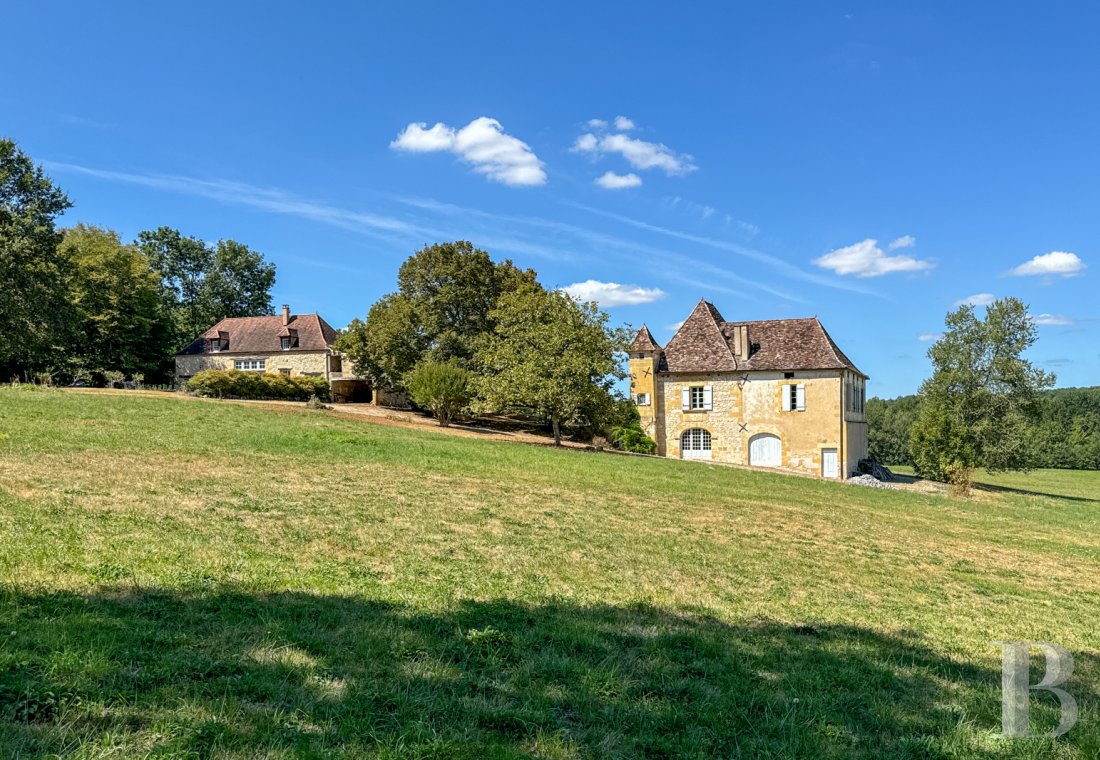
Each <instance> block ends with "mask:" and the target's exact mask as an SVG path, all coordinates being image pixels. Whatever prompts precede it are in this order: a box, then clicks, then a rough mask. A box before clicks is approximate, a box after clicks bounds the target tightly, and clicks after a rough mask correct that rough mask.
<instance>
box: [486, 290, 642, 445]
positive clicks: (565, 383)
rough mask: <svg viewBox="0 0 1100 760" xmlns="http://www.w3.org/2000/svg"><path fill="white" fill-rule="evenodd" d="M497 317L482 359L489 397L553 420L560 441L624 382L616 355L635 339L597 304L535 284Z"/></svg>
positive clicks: (507, 301) (508, 300) (503, 301)
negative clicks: (567, 427)
mask: <svg viewBox="0 0 1100 760" xmlns="http://www.w3.org/2000/svg"><path fill="white" fill-rule="evenodd" d="M490 317H491V318H492V320H493V322H494V328H493V331H492V332H491V333H489V334H487V335H486V336H485V338H484V339H483V340H482V342H481V346H480V348H479V350H478V352H477V355H476V362H477V364H478V366H479V367H480V368H481V370H482V372H483V374H482V376H481V377H480V378H479V383H478V385H479V389H480V392H481V396H482V398H484V399H485V400H486V402H487V403H488V404H489V405H491V406H494V407H497V408H499V409H503V410H515V411H520V412H526V413H531V414H534V415H536V416H539V417H542V418H543V419H546V420H549V421H550V423H551V425H552V426H553V430H554V442H555V443H559V444H560V443H561V425H562V424H563V423H566V422H569V421H571V420H573V419H575V418H577V417H578V416H579V415H581V414H582V413H583V411H584V410H585V409H586V408H592V407H600V406H602V404H603V401H604V399H606V398H607V397H608V395H609V394H610V391H611V387H612V386H613V385H614V383H615V381H616V380H619V379H622V378H623V377H624V376H625V373H624V371H623V368H622V364H621V362H620V361H619V359H618V357H617V352H621V351H622V350H623V349H624V348H625V346H626V344H627V341H628V339H629V336H628V335H627V334H626V331H625V330H623V329H611V328H609V327H608V325H607V320H608V317H607V314H605V313H604V312H601V311H600V310H599V308H598V307H597V306H596V304H594V303H591V302H588V303H580V302H578V301H575V300H573V299H572V298H570V297H569V296H568V295H565V294H564V293H561V292H560V291H546V290H543V289H542V288H540V287H537V286H530V285H529V286H525V287H522V288H520V289H519V290H517V291H515V292H513V293H508V294H505V295H502V296H501V297H500V300H499V302H498V304H497V307H496V308H495V309H494V310H493V311H492V312H491V313H490Z"/></svg>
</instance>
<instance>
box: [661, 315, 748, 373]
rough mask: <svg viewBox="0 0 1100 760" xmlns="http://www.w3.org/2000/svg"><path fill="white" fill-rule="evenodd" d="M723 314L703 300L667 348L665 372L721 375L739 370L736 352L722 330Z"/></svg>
mask: <svg viewBox="0 0 1100 760" xmlns="http://www.w3.org/2000/svg"><path fill="white" fill-rule="evenodd" d="M722 322H723V320H722V315H721V314H719V313H718V309H716V308H714V304H711V303H708V302H706V301H703V300H701V301H699V303H698V304H697V305H696V306H695V309H694V310H693V311H692V312H691V315H690V316H688V318H687V319H686V320H684V323H683V324H682V325H680V329H679V330H677V331H676V334H675V335H673V336H672V340H670V341H669V342H668V345H667V346H665V356H664V361H663V362H662V363H661V369H667V370H668V371H669V372H721V371H723V370H733V369H737V360H736V359H735V358H734V356H733V350H732V349H731V348H730V345H729V343H727V342H726V337H725V336H724V335H723V334H722V330H721V328H720V327H719V325H720V324H722Z"/></svg>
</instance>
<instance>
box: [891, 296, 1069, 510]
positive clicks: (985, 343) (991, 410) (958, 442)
mask: <svg viewBox="0 0 1100 760" xmlns="http://www.w3.org/2000/svg"><path fill="white" fill-rule="evenodd" d="M946 327H947V329H946V331H945V332H944V335H943V337H942V338H940V339H939V340H938V341H936V343H935V344H934V345H933V346H932V348H931V349H929V351H928V355H929V357H930V358H931V359H932V365H933V373H932V377H930V378H929V379H927V380H925V381H924V383H923V384H922V385H921V388H920V415H919V416H918V418H917V421H916V423H915V424H914V425H913V429H912V432H911V438H910V453H911V455H912V458H913V464H914V466H915V467H916V469H917V472H919V473H920V474H921V475H924V476H926V477H931V478H935V479H938V480H947V481H950V482H952V483H954V484H955V485H956V486H958V487H959V488H960V490H963V491H965V490H966V489H967V488H969V484H970V482H971V479H972V476H973V471H974V469H975V468H977V467H984V468H986V469H989V470H992V471H995V472H996V471H1005V470H1026V469H1028V467H1029V466H1030V465H1031V457H1030V454H1031V449H1030V447H1029V446H1028V434H1029V432H1030V429H1031V427H1032V426H1033V425H1034V424H1035V422H1036V420H1037V418H1038V414H1039V408H1040V406H1039V400H1040V393H1041V391H1042V390H1043V389H1044V388H1047V387H1049V386H1051V385H1053V384H1054V376H1053V375H1050V374H1048V373H1046V372H1044V371H1042V370H1040V369H1037V368H1035V367H1033V366H1032V365H1031V363H1030V362H1028V361H1027V360H1026V359H1025V358H1024V357H1023V354H1024V352H1025V351H1026V350H1027V349H1028V348H1029V347H1030V346H1032V345H1033V344H1034V343H1035V340H1036V337H1037V332H1036V328H1035V324H1034V322H1033V321H1032V320H1031V317H1030V316H1029V315H1028V311H1027V306H1026V305H1024V303H1023V302H1022V301H1020V300H1019V299H1017V298H1004V299H1000V300H997V301H994V302H993V303H992V304H990V305H989V306H988V307H987V308H986V315H985V318H984V319H980V318H979V317H978V316H977V314H976V313H975V310H974V307H973V306H962V307H960V308H959V309H958V310H956V311H953V312H951V313H949V314H948V315H947V319H946Z"/></svg>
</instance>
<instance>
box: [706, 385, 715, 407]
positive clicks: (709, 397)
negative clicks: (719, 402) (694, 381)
mask: <svg viewBox="0 0 1100 760" xmlns="http://www.w3.org/2000/svg"><path fill="white" fill-rule="evenodd" d="M713 408H714V389H713V388H711V387H710V386H709V385H705V386H703V409H705V410H706V411H710V410H712V409H713Z"/></svg>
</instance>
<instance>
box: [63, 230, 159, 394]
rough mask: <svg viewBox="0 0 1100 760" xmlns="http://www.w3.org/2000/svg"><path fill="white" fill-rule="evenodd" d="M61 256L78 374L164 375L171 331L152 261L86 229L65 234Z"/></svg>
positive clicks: (107, 234) (104, 233)
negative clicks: (65, 270)
mask: <svg viewBox="0 0 1100 760" xmlns="http://www.w3.org/2000/svg"><path fill="white" fill-rule="evenodd" d="M58 253H59V255H60V256H61V258H62V259H64V260H65V262H66V263H67V266H68V269H69V271H70V272H71V275H70V279H69V287H68V295H69V301H70V303H71V304H72V307H73V309H74V310H75V318H76V337H75V340H74V343H73V345H72V347H71V353H70V356H71V357H72V359H73V363H74V365H76V366H75V368H76V369H82V370H88V371H96V372H100V373H104V372H107V371H118V372H123V373H125V374H129V375H132V374H134V373H140V374H146V373H149V374H154V373H161V372H164V371H165V365H166V363H167V361H168V358H169V357H170V356H171V353H172V336H173V326H172V322H171V315H170V314H169V313H168V310H167V308H165V304H164V302H163V300H162V299H161V289H160V277H159V275H158V274H157V272H155V271H154V270H153V268H152V267H151V266H150V262H149V259H148V257H146V256H145V254H143V253H142V252H141V251H140V250H139V249H138V248H137V247H136V246H133V245H124V244H123V243H122V241H121V240H120V239H119V236H118V233H116V232H113V231H111V230H106V229H103V228H101V227H91V226H86V225H84V224H77V225H76V226H75V227H71V228H69V229H67V230H65V232H64V237H63V239H62V241H61V245H60V246H59V247H58Z"/></svg>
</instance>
